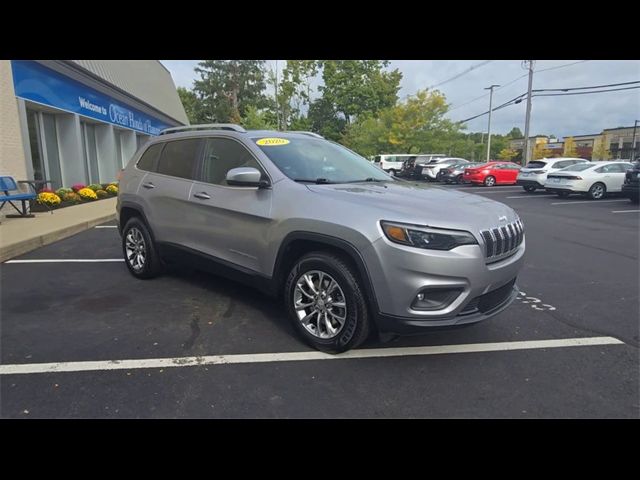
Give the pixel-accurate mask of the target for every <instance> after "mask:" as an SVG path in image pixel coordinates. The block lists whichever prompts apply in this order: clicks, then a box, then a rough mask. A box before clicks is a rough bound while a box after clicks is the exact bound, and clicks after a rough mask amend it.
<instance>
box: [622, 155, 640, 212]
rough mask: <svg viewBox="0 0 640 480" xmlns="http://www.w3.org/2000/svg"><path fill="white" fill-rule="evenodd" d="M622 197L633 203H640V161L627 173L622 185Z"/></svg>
mask: <svg viewBox="0 0 640 480" xmlns="http://www.w3.org/2000/svg"><path fill="white" fill-rule="evenodd" d="M622 195H624V196H625V197H627V198H628V199H629V200H631V202H632V203H640V160H638V161H636V162H635V163H634V164H633V168H631V169H629V170H627V171H626V173H625V176H624V183H623V184H622Z"/></svg>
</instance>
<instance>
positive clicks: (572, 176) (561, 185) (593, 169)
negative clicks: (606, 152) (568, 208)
mask: <svg viewBox="0 0 640 480" xmlns="http://www.w3.org/2000/svg"><path fill="white" fill-rule="evenodd" d="M631 167H632V164H631V163H630V162H620V161H618V162H616V161H607V162H589V163H579V164H575V165H571V166H569V167H567V168H563V169H562V170H559V171H557V172H554V173H549V174H548V175H547V181H546V182H545V184H544V188H545V190H546V191H547V192H552V193H557V194H558V195H559V196H560V197H568V196H569V195H570V194H572V193H582V194H586V195H587V196H588V197H589V198H591V199H592V200H600V199H601V198H604V197H605V195H606V194H607V193H617V192H620V191H622V184H623V183H624V176H625V173H626V171H627V170H629V169H630V168H631Z"/></svg>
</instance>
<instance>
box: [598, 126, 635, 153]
mask: <svg viewBox="0 0 640 480" xmlns="http://www.w3.org/2000/svg"><path fill="white" fill-rule="evenodd" d="M605 135H606V137H607V138H606V139H607V141H608V143H609V152H610V153H611V158H612V159H618V158H623V159H630V158H631V151H632V140H633V127H618V128H605V129H604V130H603V131H602V133H601V136H603V137H604V136H605ZM635 147H636V152H637V151H638V149H640V128H638V130H637V131H636V145H635Z"/></svg>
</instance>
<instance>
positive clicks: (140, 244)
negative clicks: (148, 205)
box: [122, 217, 164, 280]
mask: <svg viewBox="0 0 640 480" xmlns="http://www.w3.org/2000/svg"><path fill="white" fill-rule="evenodd" d="M122 253H123V255H124V261H125V263H126V264H127V268H128V269H129V271H130V272H131V274H132V275H133V276H134V277H136V278H140V279H144V280H146V279H149V278H154V277H157V276H158V275H160V274H161V273H162V271H163V269H164V268H163V264H162V260H161V259H160V257H159V256H158V252H157V250H156V247H155V245H154V243H153V240H152V238H151V234H150V233H149V229H148V228H147V225H146V224H145V223H144V222H143V221H142V220H141V219H140V218H138V217H133V218H131V219H129V221H128V222H127V223H126V224H125V226H124V228H123V229H122Z"/></svg>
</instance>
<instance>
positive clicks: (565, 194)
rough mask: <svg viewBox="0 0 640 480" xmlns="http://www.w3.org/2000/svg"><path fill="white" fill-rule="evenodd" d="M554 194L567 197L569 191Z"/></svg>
mask: <svg viewBox="0 0 640 480" xmlns="http://www.w3.org/2000/svg"><path fill="white" fill-rule="evenodd" d="M556 195H558V196H559V197H560V198H568V197H569V192H556Z"/></svg>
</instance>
